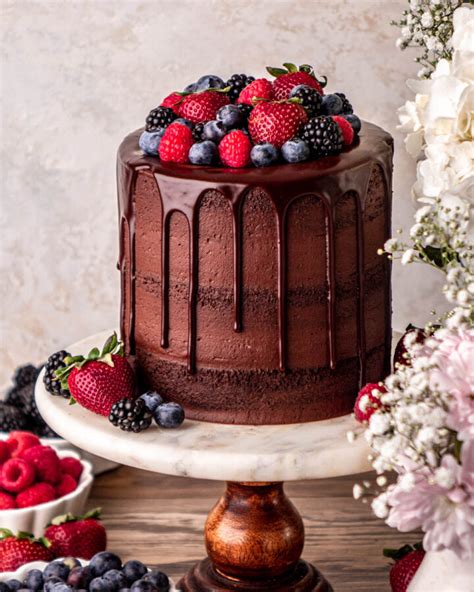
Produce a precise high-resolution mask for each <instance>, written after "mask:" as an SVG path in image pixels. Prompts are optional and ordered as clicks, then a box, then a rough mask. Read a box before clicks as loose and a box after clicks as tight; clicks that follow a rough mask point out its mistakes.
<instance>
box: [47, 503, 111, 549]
mask: <svg viewBox="0 0 474 592" xmlns="http://www.w3.org/2000/svg"><path fill="white" fill-rule="evenodd" d="M99 518H100V509H99V508H96V509H95V510H91V511H90V512H87V514H85V515H84V516H73V515H72V514H66V515H64V516H57V517H56V518H54V519H53V520H52V522H51V524H50V525H49V526H48V527H47V528H46V530H45V532H44V536H45V537H46V538H47V539H48V541H49V542H50V544H51V549H52V551H53V553H54V554H55V555H56V556H57V557H68V556H73V557H80V558H81V559H91V558H92V557H93V556H94V555H95V554H96V553H99V552H100V551H104V550H105V548H106V546H107V534H106V531H105V528H104V527H103V526H102V524H101V523H100V522H99Z"/></svg>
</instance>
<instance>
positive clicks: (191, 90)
mask: <svg viewBox="0 0 474 592" xmlns="http://www.w3.org/2000/svg"><path fill="white" fill-rule="evenodd" d="M183 92H185V93H194V92H196V83H195V82H191V84H188V86H186V88H185V89H184V91H183Z"/></svg>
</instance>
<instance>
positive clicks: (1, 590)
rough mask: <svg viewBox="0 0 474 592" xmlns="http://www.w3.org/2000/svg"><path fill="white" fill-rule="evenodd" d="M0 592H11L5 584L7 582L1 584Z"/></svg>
mask: <svg viewBox="0 0 474 592" xmlns="http://www.w3.org/2000/svg"><path fill="white" fill-rule="evenodd" d="M0 592H10V588H9V587H8V586H7V585H6V584H5V582H0Z"/></svg>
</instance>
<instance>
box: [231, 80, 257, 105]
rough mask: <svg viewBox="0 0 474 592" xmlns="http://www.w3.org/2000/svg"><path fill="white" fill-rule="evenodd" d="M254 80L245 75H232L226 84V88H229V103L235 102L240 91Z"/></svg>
mask: <svg viewBox="0 0 474 592" xmlns="http://www.w3.org/2000/svg"><path fill="white" fill-rule="evenodd" d="M254 80H255V77H254V76H247V75H246V74H233V75H232V76H231V77H230V78H229V80H228V81H227V82H226V86H230V90H229V99H230V100H231V101H236V100H237V97H238V96H239V95H240V93H241V91H242V90H243V89H244V88H245V87H246V86H247V85H248V84H250V83H251V82H253V81H254Z"/></svg>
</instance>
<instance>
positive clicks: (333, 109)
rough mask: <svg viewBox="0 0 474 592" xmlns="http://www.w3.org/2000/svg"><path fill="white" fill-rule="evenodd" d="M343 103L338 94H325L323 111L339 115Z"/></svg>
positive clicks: (326, 113)
mask: <svg viewBox="0 0 474 592" xmlns="http://www.w3.org/2000/svg"><path fill="white" fill-rule="evenodd" d="M342 109H343V103H342V99H341V97H339V96H338V95H324V96H323V102H322V106H321V111H322V113H324V115H339V114H341V113H342Z"/></svg>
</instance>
